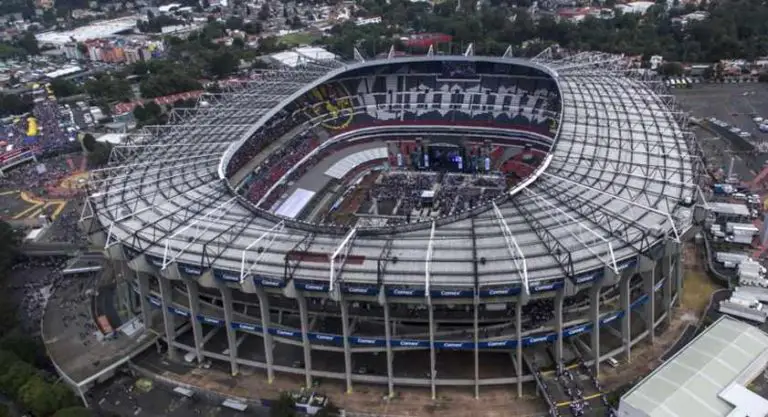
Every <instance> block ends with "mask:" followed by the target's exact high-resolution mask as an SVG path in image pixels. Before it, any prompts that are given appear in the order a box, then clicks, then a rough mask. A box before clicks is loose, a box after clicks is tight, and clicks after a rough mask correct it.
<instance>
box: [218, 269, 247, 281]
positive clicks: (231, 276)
mask: <svg viewBox="0 0 768 417" xmlns="http://www.w3.org/2000/svg"><path fill="white" fill-rule="evenodd" d="M213 276H214V277H216V278H217V279H220V280H222V281H229V282H240V272H235V271H227V270H224V269H214V270H213Z"/></svg>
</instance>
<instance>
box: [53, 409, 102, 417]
mask: <svg viewBox="0 0 768 417" xmlns="http://www.w3.org/2000/svg"><path fill="white" fill-rule="evenodd" d="M53 417H93V413H92V412H91V410H89V409H87V408H83V407H67V408H62V409H61V410H59V411H57V412H55V413H54V414H53Z"/></svg>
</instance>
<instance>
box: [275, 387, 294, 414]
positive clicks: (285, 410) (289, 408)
mask: <svg viewBox="0 0 768 417" xmlns="http://www.w3.org/2000/svg"><path fill="white" fill-rule="evenodd" d="M296 415H297V414H296V401H294V400H293V397H292V396H291V394H289V393H287V392H284V393H281V394H280V397H279V398H278V399H277V400H275V401H274V402H273V403H272V405H271V407H270V408H269V416H270V417H296Z"/></svg>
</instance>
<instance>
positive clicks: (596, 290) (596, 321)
mask: <svg viewBox="0 0 768 417" xmlns="http://www.w3.org/2000/svg"><path fill="white" fill-rule="evenodd" d="M601 288H602V285H600V282H597V283H595V285H593V286H592V288H590V290H589V291H590V293H589V318H590V321H591V323H592V333H591V337H592V341H591V345H590V347H589V348H590V349H591V350H592V358H593V359H594V360H595V363H594V367H595V370H594V374H595V377H598V376H599V375H600V289H601Z"/></svg>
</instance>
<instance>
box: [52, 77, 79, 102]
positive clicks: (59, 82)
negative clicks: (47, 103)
mask: <svg viewBox="0 0 768 417" xmlns="http://www.w3.org/2000/svg"><path fill="white" fill-rule="evenodd" d="M51 90H53V94H55V95H56V97H69V96H73V95H75V94H80V93H82V92H83V89H82V88H80V86H78V85H77V84H75V83H73V82H72V81H69V80H65V79H63V78H57V79H55V80H53V81H51Z"/></svg>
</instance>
